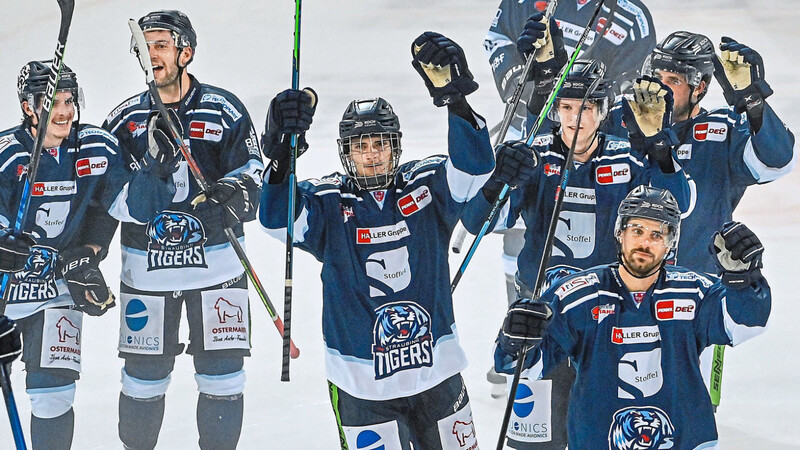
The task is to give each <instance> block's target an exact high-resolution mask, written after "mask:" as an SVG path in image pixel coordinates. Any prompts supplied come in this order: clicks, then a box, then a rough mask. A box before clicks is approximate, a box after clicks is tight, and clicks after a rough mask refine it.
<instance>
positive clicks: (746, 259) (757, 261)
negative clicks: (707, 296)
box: [709, 222, 764, 289]
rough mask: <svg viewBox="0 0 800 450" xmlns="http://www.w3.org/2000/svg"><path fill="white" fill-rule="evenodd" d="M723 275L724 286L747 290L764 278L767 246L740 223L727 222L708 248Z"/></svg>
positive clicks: (715, 234)
mask: <svg viewBox="0 0 800 450" xmlns="http://www.w3.org/2000/svg"><path fill="white" fill-rule="evenodd" d="M709 250H711V254H712V255H714V257H715V263H716V264H717V267H718V268H719V273H720V274H721V275H722V283H723V284H725V285H727V286H729V287H732V288H734V289H744V288H747V287H749V286H751V285H752V284H754V283H755V282H756V281H757V280H758V279H760V278H761V270H760V269H761V268H762V267H764V265H763V264H762V261H761V258H762V256H763V254H764V246H763V245H761V241H760V240H759V239H758V237H757V236H756V235H755V233H753V232H752V231H750V229H749V228H747V226H746V225H744V224H742V223H740V222H728V223H726V224H725V225H723V226H722V230H720V231H718V232H716V233H714V237H713V238H712V241H711V246H710V248H709Z"/></svg>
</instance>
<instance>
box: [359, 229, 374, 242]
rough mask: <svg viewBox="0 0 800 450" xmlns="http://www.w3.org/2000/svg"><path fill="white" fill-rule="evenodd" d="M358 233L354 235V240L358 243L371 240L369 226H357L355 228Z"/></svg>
mask: <svg viewBox="0 0 800 450" xmlns="http://www.w3.org/2000/svg"><path fill="white" fill-rule="evenodd" d="M356 232H357V233H358V234H357V235H356V242H357V243H359V244H369V243H370V242H372V236H371V235H370V232H369V228H359V229H357V230H356Z"/></svg>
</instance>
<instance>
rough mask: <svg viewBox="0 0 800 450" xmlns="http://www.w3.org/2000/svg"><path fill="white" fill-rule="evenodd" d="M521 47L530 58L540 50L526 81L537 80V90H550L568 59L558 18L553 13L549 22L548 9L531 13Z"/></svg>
mask: <svg viewBox="0 0 800 450" xmlns="http://www.w3.org/2000/svg"><path fill="white" fill-rule="evenodd" d="M537 50H538V51H537ZM517 51H519V53H521V54H522V57H523V58H525V59H526V60H527V59H528V55H530V54H531V53H532V52H534V51H536V62H535V63H534V64H533V67H532V68H531V71H530V73H529V74H528V79H527V80H526V81H534V87H533V89H534V92H535V93H536V94H539V95H547V94H549V93H550V91H551V90H552V89H553V85H554V84H555V80H556V76H557V75H558V73H559V71H561V68H562V67H564V65H565V64H566V63H567V59H568V57H567V50H566V49H565V48H564V33H563V32H562V31H561V29H560V28H558V24H557V23H556V20H555V18H552V17H551V18H550V21H549V23H548V21H547V20H546V19H545V17H544V13H541V12H537V13H536V14H533V15H532V16H530V17H529V18H528V21H527V22H525V27H524V28H523V29H522V33H521V34H520V35H519V39H517Z"/></svg>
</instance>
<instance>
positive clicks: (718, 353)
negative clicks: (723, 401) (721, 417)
mask: <svg viewBox="0 0 800 450" xmlns="http://www.w3.org/2000/svg"><path fill="white" fill-rule="evenodd" d="M724 358H725V346H724V345H715V346H714V358H713V359H712V361H711V388H710V389H709V393H710V394H711V405H713V407H714V412H716V411H717V407H718V406H719V401H720V397H721V396H722V367H723V363H724Z"/></svg>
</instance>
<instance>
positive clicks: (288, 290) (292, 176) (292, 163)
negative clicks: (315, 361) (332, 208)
mask: <svg viewBox="0 0 800 450" xmlns="http://www.w3.org/2000/svg"><path fill="white" fill-rule="evenodd" d="M301 9H302V1H301V0H295V2H294V46H293V47H294V48H293V50H292V89H294V90H298V89H300V12H301ZM297 143H298V135H296V134H293V135H292V138H291V145H292V155H291V158H290V159H289V200H288V201H289V204H288V208H287V210H288V213H287V217H286V271H285V274H286V276H285V278H284V284H283V318H284V319H285V322H284V329H283V359H282V363H281V381H289V342H290V340H291V336H292V279H293V274H292V268H293V265H294V214H295V204H294V203H295V196H296V195H297Z"/></svg>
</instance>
